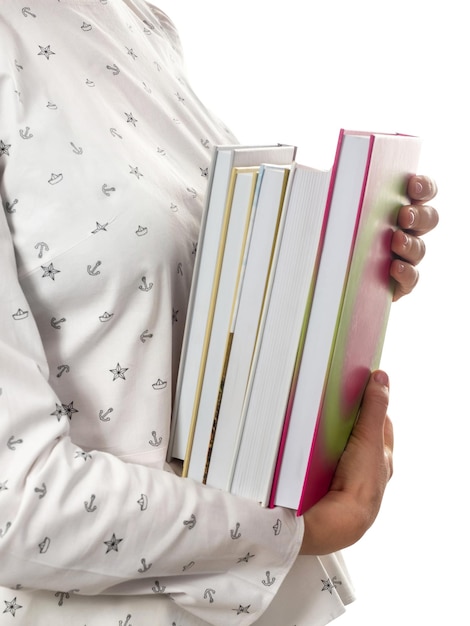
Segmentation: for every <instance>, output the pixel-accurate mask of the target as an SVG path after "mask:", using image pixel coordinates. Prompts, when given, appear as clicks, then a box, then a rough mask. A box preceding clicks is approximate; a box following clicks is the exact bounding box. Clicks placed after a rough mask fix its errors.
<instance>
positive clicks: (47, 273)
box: [41, 263, 60, 280]
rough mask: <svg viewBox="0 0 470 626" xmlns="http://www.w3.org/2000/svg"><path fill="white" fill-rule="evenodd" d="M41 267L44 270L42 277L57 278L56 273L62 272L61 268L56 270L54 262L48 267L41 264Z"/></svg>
mask: <svg viewBox="0 0 470 626" xmlns="http://www.w3.org/2000/svg"><path fill="white" fill-rule="evenodd" d="M41 269H42V270H43V271H44V274H43V275H42V278H52V280H55V275H56V274H60V270H56V269H55V267H54V265H53V263H50V264H49V265H48V266H47V267H46V266H45V265H41Z"/></svg>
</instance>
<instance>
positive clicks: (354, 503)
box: [300, 371, 393, 555]
mask: <svg viewBox="0 0 470 626" xmlns="http://www.w3.org/2000/svg"><path fill="white" fill-rule="evenodd" d="M387 408H388V376H387V375H386V374H385V372H382V371H376V372H374V373H373V374H372V375H371V377H370V379H369V382H368V384H367V387H366V390H365V392H364V398H363V403H362V408H361V411H360V414H359V417H358V420H357V422H356V425H355V427H354V429H353V432H352V434H351V437H350V439H349V441H348V444H347V446H346V449H345V451H344V452H343V454H342V456H341V459H340V461H339V464H338V467H337V468H336V472H335V475H334V478H333V481H332V484H331V487H330V490H329V492H328V493H327V494H326V495H325V496H324V497H323V498H322V499H321V500H320V501H319V502H317V504H315V505H314V506H313V507H312V508H311V509H309V510H308V511H306V513H304V525H305V531H304V540H303V543H302V548H301V551H300V553H301V554H312V555H320V554H329V553H331V552H335V551H336V550H341V549H342V548H346V547H347V546H350V545H352V544H353V543H355V542H356V541H358V539H360V538H361V537H362V535H363V534H364V533H365V532H366V531H367V530H368V529H369V527H370V526H371V525H372V523H373V522H374V520H375V518H376V516H377V514H378V512H379V509H380V505H381V503H382V498H383V495H384V492H385V488H386V486H387V483H388V481H389V479H390V477H391V475H392V471H393V464H392V451H393V428H392V424H391V422H390V420H389V418H388V416H387Z"/></svg>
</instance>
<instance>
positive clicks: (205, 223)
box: [168, 144, 296, 461]
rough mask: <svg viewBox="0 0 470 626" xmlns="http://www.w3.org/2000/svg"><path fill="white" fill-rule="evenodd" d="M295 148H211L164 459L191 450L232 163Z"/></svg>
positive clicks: (274, 158)
mask: <svg viewBox="0 0 470 626" xmlns="http://www.w3.org/2000/svg"><path fill="white" fill-rule="evenodd" d="M295 152H296V148H295V146H289V145H287V146H283V145H279V144H277V145H266V146H246V145H245V146H242V145H227V146H216V147H215V148H214V150H213V157H212V164H211V168H210V172H209V179H208V187H207V194H206V198H205V203H204V209H203V214H202V220H201V229H200V237H199V242H198V248H197V253H196V260H195V267H194V273H193V280H192V284H191V292H190V297H189V302H188V311H187V316H186V325H185V332H184V337H183V345H182V351H181V358H180V365H179V371H178V377H177V383H176V391H175V399H174V403H173V411H172V425H171V433H170V443H169V447H168V460H169V461H171V460H172V459H173V458H175V459H181V460H183V459H185V458H186V457H187V454H188V453H190V450H191V443H192V430H193V428H194V420H193V413H194V404H195V400H196V398H197V392H198V384H199V383H200V379H201V371H203V368H204V363H205V355H206V351H207V337H208V332H209V331H210V326H211V323H212V315H213V309H212V308H211V307H212V305H213V303H212V293H213V288H214V281H216V280H217V276H216V259H217V254H218V250H219V243H220V237H221V234H222V233H221V229H222V224H223V219H224V213H225V208H226V203H227V195H228V192H229V184H230V178H231V174H232V169H233V168H234V167H242V166H248V167H249V166H258V165H260V164H261V163H265V162H270V163H278V164H285V163H291V162H292V160H293V159H294V158H295Z"/></svg>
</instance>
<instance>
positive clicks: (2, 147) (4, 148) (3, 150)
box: [0, 139, 11, 156]
mask: <svg viewBox="0 0 470 626" xmlns="http://www.w3.org/2000/svg"><path fill="white" fill-rule="evenodd" d="M10 148H11V143H10V144H8V143H4V142H3V140H1V139H0V156H3V155H4V154H6V155H7V156H10V153H9V152H8V150H9V149H10Z"/></svg>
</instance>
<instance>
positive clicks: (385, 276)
mask: <svg viewBox="0 0 470 626" xmlns="http://www.w3.org/2000/svg"><path fill="white" fill-rule="evenodd" d="M394 137H395V136H392V135H375V136H374V137H373V148H372V153H371V159H370V162H369V174H368V178H367V184H366V186H365V189H364V195H363V199H362V209H361V212H360V219H359V223H358V228H357V231H356V240H355V246H354V251H353V254H352V258H351V265H350V269H349V277H348V280H347V284H346V288H345V292H344V298H343V303H342V308H341V312H340V314H339V317H338V326H337V331H336V338H335V342H334V347H333V348H332V354H331V361H330V368H329V374H328V377H327V380H326V382H325V388H324V395H323V402H322V406H321V410H320V415H319V417H318V419H317V425H316V429H315V434H314V439H313V442H312V448H311V454H310V460H309V464H308V467H307V471H306V476H305V483H304V487H303V491H302V495H301V499H300V502H299V507H298V511H297V513H298V514H299V515H301V514H302V513H303V512H304V511H305V510H307V509H308V508H310V507H311V506H313V504H315V503H316V502H317V501H318V500H320V498H322V497H323V496H324V495H325V494H326V493H327V491H328V489H329V486H330V483H331V480H332V478H333V475H334V472H335V469H336V466H337V464H338V461H339V459H340V457H341V454H342V452H343V450H344V448H345V446H346V444H347V441H348V439H349V436H350V434H351V431H352V429H353V427H354V423H355V421H356V419H357V416H358V413H359V410H360V405H361V400H362V396H363V393H364V389H365V387H366V384H367V381H368V379H369V376H370V373H371V371H373V370H374V369H376V368H377V367H378V366H379V363H380V357H381V354H382V348H383V344H384V339H385V332H386V327H387V323H388V318H389V314H390V306H391V302H392V297H393V284H392V281H391V279H390V263H391V260H392V256H391V252H390V245H391V238H392V234H393V232H394V230H395V228H396V221H397V213H398V210H399V209H400V207H401V206H402V205H403V204H405V203H406V182H407V179H408V176H409V174H410V173H412V172H415V171H416V168H417V165H418V158H419V149H420V142H419V140H418V139H417V138H415V137H404V136H402V137H401V138H400V139H399V140H398V141H397V140H396V138H394Z"/></svg>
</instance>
